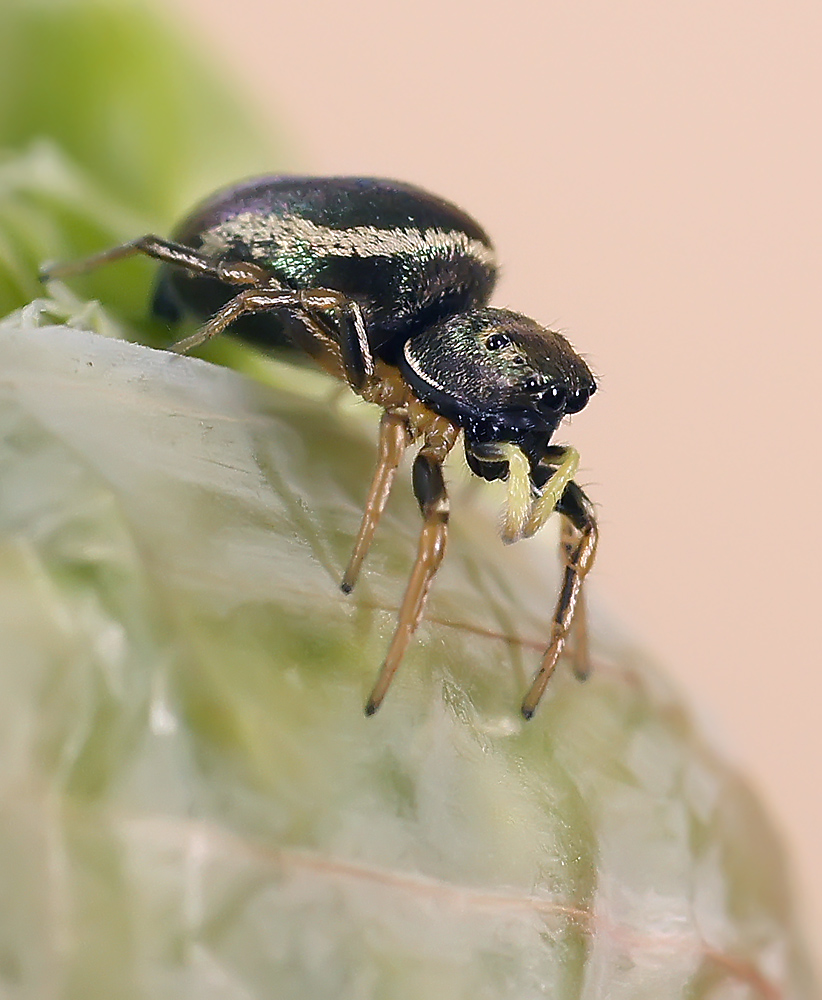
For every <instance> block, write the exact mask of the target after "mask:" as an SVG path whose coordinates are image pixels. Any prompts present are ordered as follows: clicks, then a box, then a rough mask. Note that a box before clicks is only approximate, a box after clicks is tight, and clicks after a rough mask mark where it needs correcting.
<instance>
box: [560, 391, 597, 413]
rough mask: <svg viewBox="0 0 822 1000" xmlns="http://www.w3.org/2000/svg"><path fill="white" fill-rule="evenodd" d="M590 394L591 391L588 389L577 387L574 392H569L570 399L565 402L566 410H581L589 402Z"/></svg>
mask: <svg viewBox="0 0 822 1000" xmlns="http://www.w3.org/2000/svg"><path fill="white" fill-rule="evenodd" d="M590 396H591V393H590V392H589V390H588V389H575V390H574V391H573V392H571V393H569V394H568V399H567V401H566V403H565V412H566V413H579V411H580V410H581V409H582V408H583V407H584V406H585V404H586V403H587V402H588V399H589V398H590Z"/></svg>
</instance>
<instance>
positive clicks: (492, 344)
mask: <svg viewBox="0 0 822 1000" xmlns="http://www.w3.org/2000/svg"><path fill="white" fill-rule="evenodd" d="M510 343H511V338H510V337H508V336H507V335H506V334H504V333H492V334H491V336H490V337H488V339H487V340H486V341H485V346H486V347H487V348H488V350H489V351H501V350H502V348H503V347H507V346H508V345H509V344H510Z"/></svg>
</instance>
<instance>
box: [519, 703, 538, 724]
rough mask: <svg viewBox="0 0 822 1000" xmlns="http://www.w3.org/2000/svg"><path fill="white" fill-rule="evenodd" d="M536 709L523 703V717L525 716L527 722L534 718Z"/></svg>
mask: <svg viewBox="0 0 822 1000" xmlns="http://www.w3.org/2000/svg"><path fill="white" fill-rule="evenodd" d="M535 711H536V709H534V708H526V707H525V706H524V705H523V706H522V717H523V719H525V721H526V722H528V720H529V719H533V717H534V712H535Z"/></svg>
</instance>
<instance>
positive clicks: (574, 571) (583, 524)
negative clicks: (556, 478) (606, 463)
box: [522, 481, 599, 719]
mask: <svg viewBox="0 0 822 1000" xmlns="http://www.w3.org/2000/svg"><path fill="white" fill-rule="evenodd" d="M556 509H557V512H558V513H559V514H561V515H562V516H563V517H564V518H565V519H566V521H567V522H568V524H569V525H570V528H572V529H573V534H571V533H570V529H569V532H568V533H566V534H565V536H564V537H565V538H568V539H569V541H568V543H567V544H563V546H562V548H563V554H564V560H565V573H564V576H563V581H562V588H561V589H560V593H559V599H558V600H557V605H556V608H555V610H554V617H553V619H552V621H551V638H550V640H549V643H548V648H547V649H546V651H545V655H544V656H543V658H542V663H541V664H540V668H539V670H538V671H537V674H536V676H535V677H534V682H533V684H532V685H531V689H530V691H529V692H528V694H527V695H526V696H525V699H524V700H523V702H522V714H523V715H524V716H525V718H526V719H530V718H531V716H532V715H533V714H534V712H535V711H536V708H537V705H538V704H539V701H540V698H541V697H542V695H543V693H544V691H545V688H546V686H547V684H548V681H549V680H550V679H551V675H552V674H553V672H554V668H555V667H556V665H557V660H558V659H559V655H560V653H561V652H562V648H563V646H564V645H565V641H566V639H567V638H568V633H569V632H570V630H571V626H572V624H573V622H574V612H575V610H576V608H577V603H578V601H579V600H580V598H581V591H582V581H583V580H584V579H585V577H586V576H587V574H588V572H589V570H590V569H591V566H592V565H593V563H594V557H595V556H596V548H597V539H598V537H599V535H598V531H597V523H596V516H595V514H594V507H593V504H592V503H591V501H590V500H589V499H588V497H587V496H586V495H585V494H584V493H583V492H582V490H581V489H580V488H579V486H577V484H576V483H575V482H573V481H572V482H570V483H568V485H567V486H566V487H565V490H564V492H563V494H562V496H561V497H560V501H559V503H558V504H557V507H556ZM584 641H585V642H586V647H585V648H586V650H587V636H586V637H585V639H584ZM577 655H579V650H577ZM585 655H587V653H586V654H585ZM583 669H584V667H583Z"/></svg>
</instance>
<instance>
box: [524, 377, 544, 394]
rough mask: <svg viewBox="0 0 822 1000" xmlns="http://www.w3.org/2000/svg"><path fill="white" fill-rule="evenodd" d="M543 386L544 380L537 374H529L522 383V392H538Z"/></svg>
mask: <svg viewBox="0 0 822 1000" xmlns="http://www.w3.org/2000/svg"><path fill="white" fill-rule="evenodd" d="M544 388H545V382H544V381H543V379H541V378H540V377H539V375H529V376H528V378H527V379H525V381H524V382H523V383H522V390H523V392H538V391H539V390H541V389H544Z"/></svg>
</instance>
